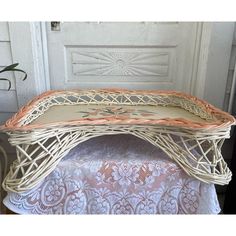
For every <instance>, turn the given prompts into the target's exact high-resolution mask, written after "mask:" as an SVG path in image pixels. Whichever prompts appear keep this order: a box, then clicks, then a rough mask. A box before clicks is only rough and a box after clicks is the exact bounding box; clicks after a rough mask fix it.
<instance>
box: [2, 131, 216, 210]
mask: <svg viewBox="0 0 236 236" xmlns="http://www.w3.org/2000/svg"><path fill="white" fill-rule="evenodd" d="M4 204H5V205H6V206H7V207H8V208H9V209H11V210H12V211H14V212H17V213H20V214H217V213H219V212H220V207H219V203H218V200H217V195H216V192H215V187H214V185H213V184H205V183H203V182H201V181H199V180H196V179H194V178H191V177H189V176H188V175H187V174H185V173H184V171H183V170H182V169H181V168H180V167H179V166H178V165H177V164H176V163H175V162H173V161H171V159H170V158H169V157H167V156H166V155H165V154H164V153H163V152H162V151H161V150H160V149H158V148H156V147H154V146H153V145H151V144H150V143H148V142H146V141H143V140H141V139H138V138H136V137H134V136H131V135H113V136H102V137H98V138H93V139H91V140H89V141H87V142H84V143H82V144H80V145H78V146H77V147H76V148H74V149H73V150H71V151H70V153H69V154H67V156H65V157H64V158H63V160H62V161H61V162H60V163H59V164H58V166H57V167H56V169H55V170H54V171H53V172H52V173H51V174H49V175H48V176H47V177H46V178H45V179H44V180H43V181H42V182H41V183H40V184H39V185H38V186H37V187H35V188H34V189H32V190H29V191H26V192H24V193H20V194H17V193H10V192H9V193H8V195H7V196H6V198H5V199H4Z"/></svg>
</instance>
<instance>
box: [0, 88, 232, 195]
mask: <svg viewBox="0 0 236 236" xmlns="http://www.w3.org/2000/svg"><path fill="white" fill-rule="evenodd" d="M233 124H235V119H234V118H233V117H232V116H231V115H229V114H227V113H225V112H223V111H220V110H219V109H217V108H215V107H213V106H212V105H210V104H208V103H206V102H204V101H202V100H199V99H197V98H196V97H193V96H190V95H186V94H183V93H179V92H174V91H140V90H138V91H129V90H115V89H114V90H112V89H109V90H108V89H105V90H74V91H49V92H46V93H44V94H42V95H40V96H38V97H36V98H35V99H33V100H32V101H30V102H29V103H28V104H27V105H26V106H25V107H23V108H22V109H20V110H19V112H18V113H17V114H16V115H15V116H13V117H12V118H11V119H9V120H8V121H7V122H6V124H5V125H4V126H2V127H1V129H2V130H3V131H4V132H6V133H7V134H8V135H9V142H10V143H11V144H12V145H13V146H16V151H17V160H16V161H15V162H14V163H13V164H12V166H11V167H10V171H9V173H8V175H7V176H6V178H5V180H4V182H3V187H4V188H5V189H6V190H10V191H15V192H22V191H25V190H28V189H30V188H32V187H34V186H36V185H37V184H38V183H39V182H40V181H41V180H42V178H44V177H45V176H47V175H48V174H49V173H50V172H51V171H52V170H53V169H54V168H55V167H56V165H57V163H58V162H59V161H60V160H61V159H62V158H63V157H64V156H65V155H66V154H67V153H68V152H69V151H70V150H71V149H72V148H74V147H75V146H76V145H78V144H79V143H81V142H84V141H86V140H88V139H90V138H92V137H96V136H101V135H111V134H120V133H128V134H132V135H135V136H137V137H139V138H142V139H144V140H147V141H149V142H150V143H152V144H153V145H155V146H157V147H159V148H161V149H162V150H163V151H164V152H165V153H166V154H167V155H168V156H169V157H170V158H171V159H173V160H174V161H176V162H177V163H178V164H179V165H180V166H181V167H182V168H183V169H184V171H185V172H186V173H187V174H189V175H190V176H194V177H195V178H197V179H200V180H202V181H204V182H207V183H215V184H221V185H223V184H227V183H228V182H229V181H230V180H231V172H230V170H229V168H228V167H227V165H226V163H225V161H224V159H223V157H222V155H221V147H222V144H223V142H224V139H225V138H229V133H230V128H231V125H233Z"/></svg>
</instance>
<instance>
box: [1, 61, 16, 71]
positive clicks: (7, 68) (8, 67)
mask: <svg viewBox="0 0 236 236" xmlns="http://www.w3.org/2000/svg"><path fill="white" fill-rule="evenodd" d="M18 65H19V63H14V64H12V65H9V66H6V67H5V68H4V69H2V70H1V71H0V73H2V72H4V71H11V70H12V69H14V68H15V67H17V66H18Z"/></svg>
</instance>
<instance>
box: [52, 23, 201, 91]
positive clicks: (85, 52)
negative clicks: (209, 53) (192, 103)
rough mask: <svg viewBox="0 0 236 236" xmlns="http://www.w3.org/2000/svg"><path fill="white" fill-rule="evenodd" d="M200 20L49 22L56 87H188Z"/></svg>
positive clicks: (184, 89)
mask: <svg viewBox="0 0 236 236" xmlns="http://www.w3.org/2000/svg"><path fill="white" fill-rule="evenodd" d="M197 27H198V24H197V23H177V22H173V23H154V22H148V23H108V22H107V23H92V22H90V23H85V22H83V23H72V22H71V23H65V22H64V23H61V25H60V31H52V30H51V25H50V23H48V24H47V37H48V51H49V65H50V78H51V87H52V89H71V88H101V87H123V88H131V89H175V90H181V91H186V92H189V91H190V84H191V75H192V66H193V58H194V49H195V42H196V36H197Z"/></svg>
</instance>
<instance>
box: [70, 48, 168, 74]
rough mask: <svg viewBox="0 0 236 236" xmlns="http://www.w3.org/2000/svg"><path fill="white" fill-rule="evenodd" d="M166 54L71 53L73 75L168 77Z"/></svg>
mask: <svg viewBox="0 0 236 236" xmlns="http://www.w3.org/2000/svg"><path fill="white" fill-rule="evenodd" d="M169 57H170V54H169V53H168V52H153V53H151V52H114V51H111V52H107V51H106V52H71V59H72V72H73V74H74V75H76V76H78V75H90V76H98V75H103V76H106V75H110V76H111V75H112V76H168V70H169V61H170V58H169Z"/></svg>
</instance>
